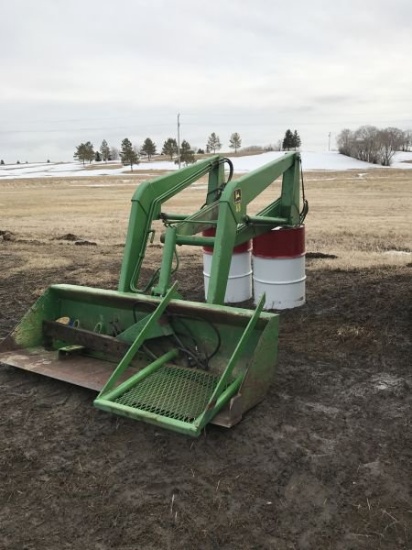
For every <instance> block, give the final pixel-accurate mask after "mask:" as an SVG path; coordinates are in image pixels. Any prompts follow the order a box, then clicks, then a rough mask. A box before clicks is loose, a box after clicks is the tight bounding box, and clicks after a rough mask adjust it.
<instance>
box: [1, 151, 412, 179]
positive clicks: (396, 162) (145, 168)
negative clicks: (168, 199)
mask: <svg viewBox="0 0 412 550" xmlns="http://www.w3.org/2000/svg"><path fill="white" fill-rule="evenodd" d="M283 155H284V153H283V152H270V153H262V154H261V155H252V156H245V157H242V156H233V155H228V156H229V158H230V159H231V160H232V162H233V165H234V168H235V172H238V173H239V172H250V171H252V170H255V169H256V168H259V167H260V166H263V165H264V164H267V163H268V162H271V161H273V160H275V159H277V158H279V157H281V156H283ZM301 155H302V166H303V169H304V170H305V171H310V170H330V171H342V170H368V169H369V168H382V167H381V166H378V165H376V164H369V163H368V162H362V161H360V160H356V159H352V158H350V157H346V156H344V155H340V154H339V153H336V152H334V151H330V152H324V153H318V152H312V151H302V152H301ZM408 161H410V162H408ZM391 168H401V169H402V168H404V169H412V152H408V153H402V152H399V153H396V155H395V157H394V159H393V163H392V166H391ZM176 169H177V165H176V164H174V162H169V161H153V162H146V161H143V162H142V163H141V164H139V165H138V166H135V172H136V173H138V174H140V175H144V176H150V175H151V174H150V171H151V170H166V171H170V170H176ZM129 172H130V167H129V166H122V165H121V164H120V163H119V164H118V167H116V168H107V167H105V164H104V163H103V162H102V163H99V164H94V166H93V170H90V169H89V168H87V167H85V166H83V165H82V164H81V163H78V162H66V163H64V162H62V163H33V164H7V165H5V166H0V180H1V179H17V178H47V177H65V176H70V177H75V176H87V177H95V176H100V177H101V176H106V175H110V176H118V175H121V174H124V173H129Z"/></svg>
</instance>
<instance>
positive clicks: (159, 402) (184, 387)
mask: <svg viewBox="0 0 412 550" xmlns="http://www.w3.org/2000/svg"><path fill="white" fill-rule="evenodd" d="M218 381H219V376H215V375H213V374H210V373H208V372H204V371H201V370H195V369H187V368H182V367H175V366H164V367H161V368H160V369H159V370H157V371H156V372H155V373H153V374H151V375H150V376H148V377H147V378H145V379H144V380H142V381H141V382H138V383H137V384H136V386H134V387H133V388H131V389H129V390H126V391H125V393H123V394H122V395H121V396H119V397H117V398H116V399H114V403H119V404H121V405H125V406H127V407H131V408H133V409H138V410H141V411H146V412H150V413H153V414H157V415H160V416H164V417H167V418H172V419H175V420H180V421H182V422H187V423H192V422H194V420H195V419H196V418H197V417H198V416H199V415H200V414H201V413H202V412H203V411H204V410H205V408H206V405H207V404H208V402H209V400H210V398H211V396H212V394H213V391H214V389H215V388H216V385H217V383H218Z"/></svg>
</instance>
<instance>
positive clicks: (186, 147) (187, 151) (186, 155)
mask: <svg viewBox="0 0 412 550" xmlns="http://www.w3.org/2000/svg"><path fill="white" fill-rule="evenodd" d="M180 162H181V163H182V164H185V165H186V166H187V165H188V164H193V163H194V162H196V159H195V153H194V151H193V150H192V148H191V146H190V143H189V142H187V141H186V140H185V139H184V140H183V141H182V144H181V146H180Z"/></svg>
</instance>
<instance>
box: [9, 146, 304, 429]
mask: <svg viewBox="0 0 412 550" xmlns="http://www.w3.org/2000/svg"><path fill="white" fill-rule="evenodd" d="M225 164H229V167H230V172H229V177H227V176H226V172H225ZM232 172H233V167H232V165H231V162H230V161H229V160H228V159H223V158H221V157H220V156H218V155H215V156H213V157H211V158H209V159H207V160H204V161H201V162H198V163H196V164H195V165H193V166H189V167H187V168H183V169H181V170H178V171H176V172H174V173H171V174H167V175H165V176H161V177H159V178H156V179H154V180H152V181H148V182H146V183H144V184H142V185H141V186H139V187H138V189H137V190H136V192H135V194H134V196H133V199H132V209H131V215H130V221H129V229H128V234H127V238H126V245H125V252H124V258H123V263H122V269H121V274H120V281H119V286H118V290H117V291H112V290H104V289H97V288H88V287H83V286H75V285H53V286H51V287H50V288H49V289H47V291H46V292H45V293H44V294H43V296H41V297H40V298H39V300H38V301H37V302H36V303H35V304H34V305H33V306H32V307H31V308H30V310H29V311H28V312H27V313H26V315H25V316H24V317H23V319H22V320H21V322H20V323H19V324H18V326H17V327H16V328H15V329H14V330H13V331H12V332H11V333H10V334H9V335H8V336H7V337H6V338H5V339H4V340H3V341H2V342H1V343H0V363H2V364H5V365H9V366H13V367H16V368H20V369H24V370H27V371H30V372H34V373H38V374H43V375H45V376H49V377H51V378H55V379H57V380H62V381H65V382H69V383H72V384H76V385H78V386H82V387H85V388H89V389H91V390H94V391H96V392H99V393H98V396H97V397H96V398H95V400H94V405H95V406H96V407H98V408H99V409H102V410H104V411H107V412H111V413H114V414H119V415H123V416H127V417H130V418H134V419H136V420H143V421H145V422H149V423H152V424H156V425H158V426H162V427H164V428H168V429H171V430H174V431H177V432H180V433H183V434H187V435H191V436H198V435H199V434H200V433H201V431H202V429H203V428H204V427H205V426H206V425H207V424H208V423H213V424H217V425H220V426H225V427H231V426H233V425H235V424H236V423H238V422H239V421H240V420H241V418H242V416H243V415H244V413H245V412H246V411H247V410H249V409H250V408H252V407H254V406H255V405H256V404H257V403H259V402H260V401H261V400H262V399H263V398H264V396H265V394H266V392H267V389H268V387H269V384H270V383H271V381H272V379H273V376H274V370H275V364H276V354H277V341H278V316H277V315H276V314H274V313H268V312H264V311H263V306H264V296H263V297H262V298H261V300H260V302H259V304H258V306H257V307H256V308H255V309H253V310H250V309H245V308H240V307H233V306H228V305H224V304H223V301H224V296H225V290H226V285H227V280H228V273H229V267H230V261H231V251H232V250H233V248H234V247H235V246H237V245H239V244H242V243H244V242H246V241H248V240H249V239H251V238H252V237H254V236H257V235H260V234H262V233H265V232H267V231H269V230H271V229H272V228H274V227H278V226H294V225H298V224H300V223H301V222H302V217H303V216H304V215H305V209H306V208H305V205H304V207H303V208H302V210H301V209H300V157H299V155H298V154H297V153H289V154H285V155H284V156H283V157H281V158H280V159H278V160H276V161H274V162H272V163H270V164H268V165H266V166H264V167H263V168H260V169H258V170H256V171H255V172H252V173H249V174H247V175H246V176H243V177H241V178H240V179H238V180H236V181H234V180H232V179H231V176H232ZM205 175H208V189H207V193H206V199H205V204H204V206H203V207H202V208H201V209H200V210H198V211H196V212H194V213H193V214H192V215H182V214H181V213H170V212H169V213H167V212H164V211H162V205H163V203H165V202H166V201H167V200H169V199H170V198H171V197H173V196H174V195H176V194H177V193H179V192H180V191H182V190H183V189H185V188H187V187H188V186H189V185H191V184H193V183H194V182H196V181H197V180H198V179H199V178H201V177H203V176H205ZM279 177H282V185H281V192H280V196H279V197H276V198H275V199H274V200H273V201H270V202H269V204H268V205H267V206H266V207H265V208H264V209H263V210H262V211H261V212H259V213H258V214H256V215H253V216H251V215H248V214H247V206H248V204H249V203H250V202H251V201H252V200H253V199H254V198H255V197H257V196H258V195H259V194H260V193H261V192H262V191H263V190H265V189H266V188H267V187H268V186H269V185H270V184H271V183H272V182H274V181H275V180H276V179H277V178H279ZM157 220H162V221H163V223H164V226H165V232H164V234H163V235H162V238H161V240H162V241H163V243H164V245H163V254H162V261H161V265H160V266H159V267H158V269H156V270H155V271H154V273H153V277H152V278H151V281H150V285H148V286H147V287H146V288H144V289H139V280H140V274H141V268H142V263H143V260H144V258H145V255H146V248H147V245H148V242H149V240H150V239H151V235H152V233H153V223H154V222H156V221H157ZM210 228H213V229H214V230H215V231H214V232H213V233H214V236H212V237H210V236H208V237H206V236H203V232H204V231H205V230H207V229H210ZM181 245H192V246H206V245H207V246H213V258H212V267H211V274H210V282H209V290H208V297H207V302H206V303H199V302H190V301H187V300H184V299H182V297H181V296H180V295H179V292H178V283H174V284H172V283H171V279H172V273H173V272H174V267H173V263H174V258H175V257H176V250H177V248H178V247H179V246H181ZM176 277H177V279H178V274H177V276H176V275H175V278H176Z"/></svg>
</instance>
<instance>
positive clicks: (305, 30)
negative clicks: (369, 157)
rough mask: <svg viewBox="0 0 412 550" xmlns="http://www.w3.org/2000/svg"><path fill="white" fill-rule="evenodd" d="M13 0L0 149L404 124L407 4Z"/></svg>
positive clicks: (323, 133)
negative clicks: (178, 126)
mask: <svg viewBox="0 0 412 550" xmlns="http://www.w3.org/2000/svg"><path fill="white" fill-rule="evenodd" d="M336 4H337V5H335V3H332V2H330V1H327V0H312V1H311V2H306V1H304V0H296V1H295V2H293V3H291V2H290V3H283V4H280V5H276V4H275V3H274V2H273V0H254V1H253V2H252V1H251V0H226V1H225V2H221V3H210V2H199V3H197V4H194V3H193V1H191V0H190V1H189V0H175V1H174V2H170V1H166V0H150V1H149V0H124V1H123V2H121V3H114V2H108V1H107V0H100V1H99V2H97V1H96V0H89V1H88V2H80V0H71V1H70V2H64V1H63V0H55V1H53V2H52V1H51V0H38V1H36V2H35V3H33V2H30V1H29V0H14V2H9V3H7V4H5V5H4V6H3V7H2V33H1V35H0V62H1V66H2V78H1V81H0V158H4V157H6V159H5V160H10V161H14V160H15V159H16V158H17V157H21V158H23V157H25V156H28V155H29V153H30V158H28V160H42V159H41V158H39V157H40V156H52V155H51V154H50V155H48V154H47V151H52V152H53V155H55V156H56V157H61V158H64V159H69V158H71V156H72V153H73V150H74V147H75V145H76V144H77V143H79V141H83V140H86V139H91V140H93V141H94V142H95V144H98V143H99V142H100V141H101V140H102V139H103V138H105V139H108V140H109V141H110V140H112V141H113V142H116V144H118V143H119V141H120V140H121V139H122V138H123V137H125V136H126V135H127V136H129V137H131V138H133V139H134V140H135V141H141V140H142V139H144V138H145V137H147V135H150V136H152V137H153V138H154V139H156V140H157V141H158V143H159V145H160V143H161V142H162V141H163V140H164V139H166V138H167V137H168V136H169V135H173V133H174V132H175V122H176V114H177V112H181V113H182V129H183V130H184V131H185V133H186V134H185V135H186V137H187V139H189V140H192V141H193V142H194V144H196V145H199V146H201V145H204V143H205V141H206V138H207V135H208V133H210V132H211V131H217V132H218V133H221V134H222V136H221V137H222V139H223V135H224V136H225V138H224V140H225V142H226V143H227V139H228V136H229V135H230V133H231V132H233V131H239V132H240V133H241V135H242V137H243V143H244V144H245V145H246V144H248V143H249V144H250V143H269V142H275V141H277V140H278V139H279V138H280V137H282V134H283V133H284V131H285V129H286V128H287V127H289V126H293V127H297V128H298V129H299V130H300V133H301V134H302V137H303V142H304V146H305V147H308V148H312V147H313V148H315V147H325V146H326V145H327V134H328V132H329V131H331V132H333V133H337V132H338V131H339V129H340V128H342V127H345V126H352V127H356V125H360V124H365V123H371V124H376V125H378V126H383V125H388V124H395V125H398V126H400V127H408V126H409V127H410V126H412V120H411V119H412V95H411V93H410V90H411V88H412V71H411V70H410V67H411V61H410V51H411V50H412V48H411V46H412V33H410V30H409V28H408V25H409V21H410V20H411V18H412V3H410V2H409V1H407V0H394V1H393V2H392V3H391V4H390V5H389V4H388V3H387V2H386V1H383V0H364V1H363V2H355V1H354V0H347V1H346V2H345V3H343V2H340V3H336Z"/></svg>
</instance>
